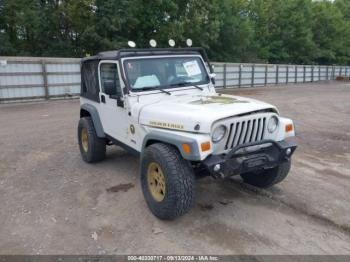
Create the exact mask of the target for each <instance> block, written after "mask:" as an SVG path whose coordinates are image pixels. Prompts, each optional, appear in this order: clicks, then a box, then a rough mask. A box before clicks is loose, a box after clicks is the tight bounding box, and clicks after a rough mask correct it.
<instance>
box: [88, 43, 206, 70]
mask: <svg viewBox="0 0 350 262" xmlns="http://www.w3.org/2000/svg"><path fill="white" fill-rule="evenodd" d="M175 54H176V55H188V54H200V55H201V56H202V57H203V59H204V61H205V62H206V63H208V65H209V68H210V70H212V69H211V66H210V64H209V59H208V56H207V53H206V52H205V50H204V49H203V48H201V47H185V48H125V49H118V50H115V51H106V52H100V53H98V54H97V55H95V56H89V57H84V58H83V59H82V62H83V63H84V62H86V61H93V60H118V59H120V58H123V57H133V56H152V55H175Z"/></svg>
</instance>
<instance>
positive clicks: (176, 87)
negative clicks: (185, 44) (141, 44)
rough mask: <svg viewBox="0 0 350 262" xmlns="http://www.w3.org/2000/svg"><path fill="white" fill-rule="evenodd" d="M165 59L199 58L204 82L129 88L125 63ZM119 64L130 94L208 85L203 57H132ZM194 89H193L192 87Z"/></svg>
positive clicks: (189, 55)
mask: <svg viewBox="0 0 350 262" xmlns="http://www.w3.org/2000/svg"><path fill="white" fill-rule="evenodd" d="M167 57H170V58H172V57H179V58H191V57H193V58H199V60H200V63H201V64H202V66H203V68H204V72H203V73H204V74H205V75H204V77H205V79H206V80H204V81H200V82H194V83H190V82H189V83H186V84H183V85H174V86H170V85H160V86H155V87H149V88H148V87H145V88H139V89H138V88H132V87H131V86H130V83H129V76H128V72H127V70H125V64H126V62H127V61H130V60H140V59H144V60H146V59H157V58H167ZM121 60H122V61H121V64H122V70H123V74H124V76H125V80H126V85H127V88H128V91H129V92H131V93H140V92H150V91H158V90H160V89H162V90H165V89H178V88H188V87H192V86H194V85H206V84H207V85H208V84H210V75H209V73H208V68H207V66H206V65H205V63H204V60H203V57H202V56H201V55H200V54H188V55H187V54H181V55H180V54H179V55H146V56H133V57H124V58H122V59H121ZM194 88H195V87H194Z"/></svg>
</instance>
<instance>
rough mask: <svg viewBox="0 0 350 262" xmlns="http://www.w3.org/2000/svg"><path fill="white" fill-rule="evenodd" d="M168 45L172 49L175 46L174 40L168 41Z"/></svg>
mask: <svg viewBox="0 0 350 262" xmlns="http://www.w3.org/2000/svg"><path fill="white" fill-rule="evenodd" d="M168 43H169V45H170V46H171V47H174V46H175V40H174V39H169V42H168Z"/></svg>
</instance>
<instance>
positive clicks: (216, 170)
mask: <svg viewBox="0 0 350 262" xmlns="http://www.w3.org/2000/svg"><path fill="white" fill-rule="evenodd" d="M220 169H221V166H220V164H216V165H215V166H214V168H213V170H214V172H219V171H220Z"/></svg>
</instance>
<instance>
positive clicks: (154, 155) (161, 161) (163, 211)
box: [140, 143, 195, 220]
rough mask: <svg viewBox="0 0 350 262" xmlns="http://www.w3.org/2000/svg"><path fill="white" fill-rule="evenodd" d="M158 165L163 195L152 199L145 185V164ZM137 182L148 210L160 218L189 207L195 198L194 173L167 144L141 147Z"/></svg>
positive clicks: (166, 218)
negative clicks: (162, 197) (141, 152)
mask: <svg viewBox="0 0 350 262" xmlns="http://www.w3.org/2000/svg"><path fill="white" fill-rule="evenodd" d="M151 163H156V164H158V165H159V166H160V168H161V171H162V173H163V175H164V177H165V179H164V180H165V185H166V190H165V195H164V199H163V200H162V201H160V202H159V201H156V200H155V198H154V197H153V196H152V194H151V191H150V189H149V185H148V179H147V174H148V173H147V172H148V168H149V165H151ZM140 172H141V186H142V191H143V195H144V197H145V200H146V203H147V205H148V207H149V209H150V210H151V212H152V213H153V214H154V215H155V216H156V217H158V218H159V219H163V220H172V219H175V218H176V217H179V216H181V215H183V214H185V213H186V212H188V211H189V210H190V208H191V207H192V206H193V203H194V199H195V175H194V172H193V169H192V167H191V164H190V163H189V162H188V161H186V160H185V159H183V158H182V156H181V154H180V153H179V151H178V150H177V149H176V148H175V147H174V146H171V145H168V144H162V143H156V144H152V145H150V146H149V147H147V148H146V149H145V152H144V153H143V155H142V159H141V170H140Z"/></svg>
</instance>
